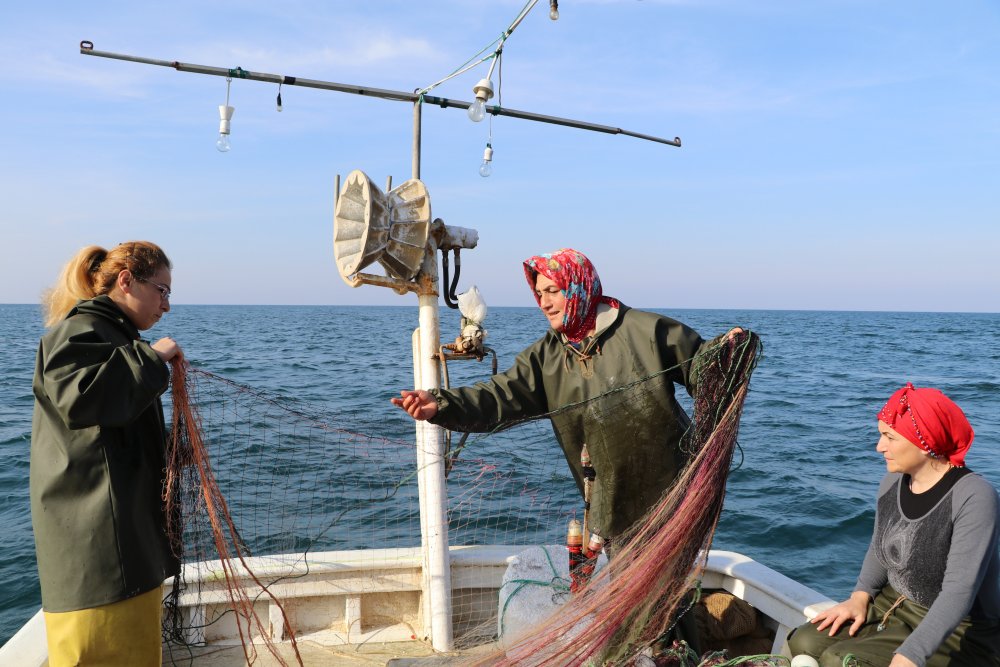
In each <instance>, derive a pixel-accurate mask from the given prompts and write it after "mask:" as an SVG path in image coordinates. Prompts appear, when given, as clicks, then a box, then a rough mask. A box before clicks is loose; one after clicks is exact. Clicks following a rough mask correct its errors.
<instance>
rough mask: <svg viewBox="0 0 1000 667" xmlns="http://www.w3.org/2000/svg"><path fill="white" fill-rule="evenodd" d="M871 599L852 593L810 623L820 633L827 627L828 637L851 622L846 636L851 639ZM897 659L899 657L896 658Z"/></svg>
mask: <svg viewBox="0 0 1000 667" xmlns="http://www.w3.org/2000/svg"><path fill="white" fill-rule="evenodd" d="M870 599H871V597H870V596H869V595H868V593H865V592H864V591H854V592H853V593H851V597H849V598H847V599H846V600H844V601H843V602H841V603H840V604H836V605H834V606H832V607H830V608H829V609H827V610H825V611H821V612H820V613H818V614H816V617H815V618H813V619H812V620H811V621H809V622H810V623H816V624H818V625H816V631H817V632H822V631H823V630H825V629H826V628H827V627H829V628H830V636H831V637H832V636H834V635H835V634H837V631H838V630H840V626H842V625H843V624H844V623H845V622H847V621H851V627H850V628H848V630H847V634H849V635H851V636H852V637H853V636H854V634H855V633H856V632H857V631H858V629H859V628H861V624H862V623H864V622H865V618H866V617H867V616H868V601H869V600H870ZM897 657H899V656H897ZM893 667H895V665H893Z"/></svg>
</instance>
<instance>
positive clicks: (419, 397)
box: [389, 389, 438, 421]
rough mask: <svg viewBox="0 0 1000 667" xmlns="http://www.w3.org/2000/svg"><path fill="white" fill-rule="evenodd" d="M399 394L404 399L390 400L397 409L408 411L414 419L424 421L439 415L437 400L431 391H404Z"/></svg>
mask: <svg viewBox="0 0 1000 667" xmlns="http://www.w3.org/2000/svg"><path fill="white" fill-rule="evenodd" d="M399 393H400V396H402V398H390V399H389V400H390V401H391V402H392V404H393V405H395V406H396V407H399V408H402V409H403V410H406V412H407V413H408V414H409V415H410V416H411V417H413V418H414V419H419V420H420V421H424V420H427V419H430V418H431V417H433V416H434V415H436V414H437V411H438V404H437V399H436V398H434V395H433V394H431V393H430V392H429V391H426V390H424V389H416V390H413V391H410V390H407V389H404V390H403V391H401V392H399Z"/></svg>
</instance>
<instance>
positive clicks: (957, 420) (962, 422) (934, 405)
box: [878, 382, 976, 467]
mask: <svg viewBox="0 0 1000 667" xmlns="http://www.w3.org/2000/svg"><path fill="white" fill-rule="evenodd" d="M878 418H879V419H880V420H882V421H884V422H885V423H886V424H888V425H889V427H890V428H891V429H892V430H894V431H896V433H899V434H900V435H901V436H903V437H904V438H906V439H907V440H909V441H910V442H912V443H913V444H915V445H917V446H918V447H921V448H923V449H925V450H927V451H928V452H930V454H931V456H934V457H942V458H946V459H948V461H949V462H950V463H951V464H952V465H953V466H957V467H962V466H964V465H965V453H966V452H967V451H969V447H971V446H972V439H973V438H974V437H975V435H976V434H975V433H974V432H973V431H972V425H970V424H969V420H968V419H966V418H965V413H964V412H962V409H961V408H960V407H958V406H957V405H956V404H955V402H954V401H952V400H951V399H950V398H948V397H947V396H945V395H944V394H943V393H941V391H940V390H938V389H931V388H930V387H921V388H919V389H917V388H916V387H914V386H913V384H911V383H909V382H907V383H906V386H905V387H903V388H902V389H898V390H897V391H896V393H894V394H893V395H892V396H890V397H889V400H888V402H887V403H886V404H885V405H884V406H883V407H882V409H881V410H879V413H878Z"/></svg>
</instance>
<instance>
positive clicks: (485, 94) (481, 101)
mask: <svg viewBox="0 0 1000 667" xmlns="http://www.w3.org/2000/svg"><path fill="white" fill-rule="evenodd" d="M472 92H473V93H474V94H475V96H476V99H475V100H474V101H473V102H472V104H471V105H470V106H469V120H471V121H472V122H473V123H478V122H479V121H481V120H482V119H483V118H485V117H486V100H488V99H490V98H491V97H493V82H492V81H490V80H489V79H480V80H479V83H477V84H476V85H475V86H473V88H472Z"/></svg>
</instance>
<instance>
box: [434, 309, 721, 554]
mask: <svg viewBox="0 0 1000 667" xmlns="http://www.w3.org/2000/svg"><path fill="white" fill-rule="evenodd" d="M598 322H599V323H600V320H598ZM704 345H706V343H705V341H703V340H702V338H701V336H699V335H698V334H697V333H696V332H695V331H693V330H692V329H690V328H689V327H687V326H685V325H684V324H681V323H680V322H677V321H676V320H672V319H670V318H668V317H662V316H659V315H655V314H653V313H648V312H644V311H641V310H633V309H630V308H628V307H627V306H625V305H622V306H621V308H620V309H619V311H618V316H617V318H616V319H615V320H614V322H613V323H611V324H610V326H607V327H606V328H604V329H603V330H598V331H597V332H596V333H595V334H594V336H592V337H591V338H587V339H584V341H582V343H581V346H580V350H579V351H577V350H574V349H572V348H570V346H569V345H568V344H567V343H565V342H564V340H563V337H562V335H561V334H559V333H557V332H556V331H554V330H552V329H550V330H549V331H548V333H546V334H545V336H543V337H542V338H541V339H539V340H538V341H537V342H535V343H534V344H533V345H531V347H529V348H528V349H526V350H524V351H523V352H521V353H520V354H519V355H518V356H517V359H516V360H515V362H514V366H513V367H512V368H510V369H509V370H508V371H506V372H504V373H499V374H497V375H494V376H493V377H492V378H490V379H489V380H488V381H486V382H480V383H478V384H476V385H473V386H470V387H461V388H457V389H450V390H444V389H442V390H438V391H435V392H434V393H435V394H436V396H437V398H438V413H437V415H436V416H435V417H434V419H432V420H431V422H432V423H434V424H438V425H440V426H443V427H445V428H447V429H450V430H458V431H472V432H485V431H490V430H492V429H493V428H494V427H496V426H497V425H499V424H501V423H506V422H510V421H514V420H518V419H522V418H525V417H533V416H537V415H541V414H545V413H548V412H551V411H553V410H557V409H559V408H562V407H564V406H568V405H572V404H575V403H579V402H582V401H587V400H588V399H592V398H595V397H597V396H601V395H603V394H606V393H607V392H609V391H612V390H615V389H620V388H622V387H625V386H626V385H629V384H631V383H634V382H636V381H637V380H640V379H643V378H646V377H649V376H651V375H654V374H656V373H660V372H661V371H666V372H663V373H662V374H661V375H659V376H658V377H656V378H655V379H652V380H649V381H646V382H643V383H641V384H640V385H637V386H635V387H632V388H630V389H628V390H624V391H620V392H615V393H612V394H609V395H607V396H605V397H604V398H603V399H601V400H598V401H590V402H588V403H586V404H585V405H583V406H580V407H576V408H570V409H568V410H565V411H562V412H560V413H558V414H556V415H552V416H551V421H552V428H553V430H554V431H555V435H556V438H557V439H558V441H559V444H560V445H561V446H562V449H563V453H564V454H565V455H566V460H567V462H568V463H569V465H570V468H571V470H572V472H573V476H574V478H575V479H576V483H577V486H578V487H579V488H580V490H581V493H582V491H583V472H582V467H581V465H580V450H581V449H582V447H583V444H584V443H586V444H587V449H588V451H589V452H590V458H591V462H592V466H593V468H594V470H595V471H596V473H597V477H596V479H595V480H594V488H593V490H592V493H591V510H590V522H591V525H590V529H591V530H592V531H593V532H595V533H597V534H598V535H601V536H602V537H604V538H613V537H616V536H618V535H620V534H622V533H623V532H624V531H625V530H627V529H628V528H629V527H630V526H631V525H632V524H633V523H635V522H636V521H637V520H638V519H640V518H641V517H642V516H643V515H644V514H645V513H646V512H647V511H648V510H649V509H650V508H651V507H652V505H653V504H654V503H655V502H656V501H657V500H658V499H659V498H660V496H661V495H662V494H663V492H664V490H665V489H666V488H667V487H669V486H670V484H671V483H672V482H673V481H674V478H675V477H676V476H677V473H678V472H679V471H680V469H681V468H682V467H683V466H684V464H685V463H686V462H687V459H688V455H687V454H686V453H684V452H682V451H681V449H680V447H679V444H680V439H681V436H682V434H683V433H684V431H685V429H686V428H687V425H688V423H689V419H688V416H687V414H685V412H684V410H683V409H682V408H681V406H680V405H679V404H678V403H677V399H676V398H675V396H674V384H675V383H676V384H680V385H682V386H684V387H685V388H686V389H687V391H688V392H689V393H692V392H693V390H694V386H695V385H694V383H695V378H694V376H693V374H692V373H691V366H692V364H691V363H689V362H690V360H691V359H692V358H693V357H694V356H695V355H696V354H697V353H698V351H699V350H700V349H702V346H704ZM667 369H670V370H667Z"/></svg>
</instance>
